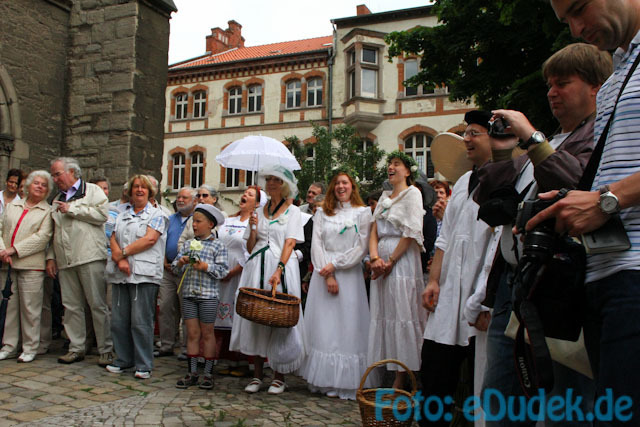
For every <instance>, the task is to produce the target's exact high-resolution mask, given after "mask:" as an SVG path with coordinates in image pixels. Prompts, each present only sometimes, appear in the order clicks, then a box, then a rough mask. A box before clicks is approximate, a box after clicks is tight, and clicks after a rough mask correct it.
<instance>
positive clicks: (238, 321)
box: [229, 205, 305, 374]
mask: <svg viewBox="0 0 640 427" xmlns="http://www.w3.org/2000/svg"><path fill="white" fill-rule="evenodd" d="M250 232H251V230H250V229H249V228H247V229H246V230H245V234H244V238H245V239H247V240H248V239H249V234H250ZM257 232H258V236H257V242H256V245H255V247H254V248H253V253H256V252H257V251H259V250H260V249H262V248H264V247H265V246H267V245H268V246H269V249H267V251H266V252H265V256H264V289H271V286H270V285H269V278H270V277H271V275H272V274H273V272H274V271H275V270H276V268H278V262H279V261H280V256H281V254H282V247H283V246H284V242H285V239H295V240H296V242H297V243H302V242H304V231H303V229H302V223H301V220H300V209H299V208H298V207H297V206H294V205H291V206H289V208H288V209H287V210H286V212H284V213H283V214H281V215H280V216H279V217H278V218H275V219H273V220H270V219H268V218H266V217H265V216H264V212H263V209H259V210H258V230H257ZM261 260H262V257H261V256H260V255H257V256H255V257H253V258H251V259H249V260H248V261H247V263H246V265H245V267H244V270H242V276H241V278H240V287H252V288H260V264H261ZM284 275H285V282H286V286H287V293H288V294H292V295H295V296H297V297H300V269H299V267H298V258H297V257H296V255H295V252H294V251H291V256H290V257H289V260H288V261H287V263H286V264H285V271H284ZM277 289H278V291H280V292H282V291H283V290H282V282H281V283H280V284H279V285H278V288H277ZM236 299H237V293H236ZM289 349H292V351H289ZM229 350H231V351H239V352H241V353H243V354H246V355H249V356H261V357H268V358H269V364H270V365H271V367H272V368H273V369H274V370H275V371H277V372H280V373H282V374H287V373H290V372H294V371H295V370H297V369H298V368H299V367H300V365H301V364H302V361H303V360H304V356H305V335H304V320H303V317H302V309H301V310H300V320H298V324H297V325H296V326H294V327H293V328H286V329H285V328H271V327H268V326H263V325H259V324H257V323H254V322H251V321H249V320H247V319H244V318H242V317H240V316H234V318H233V326H232V328H231V342H230V343H229Z"/></svg>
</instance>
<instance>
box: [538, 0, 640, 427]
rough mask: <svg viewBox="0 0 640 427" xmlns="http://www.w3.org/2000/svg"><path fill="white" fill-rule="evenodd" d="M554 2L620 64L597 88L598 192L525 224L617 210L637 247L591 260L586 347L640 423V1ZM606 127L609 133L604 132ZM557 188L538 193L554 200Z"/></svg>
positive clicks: (586, 226)
mask: <svg viewBox="0 0 640 427" xmlns="http://www.w3.org/2000/svg"><path fill="white" fill-rule="evenodd" d="M551 6H552V7H553V9H554V12H555V13H556V16H557V17H558V19H560V20H561V21H562V22H565V23H567V24H568V25H569V27H570V29H571V32H572V35H573V36H574V37H582V38H584V39H586V40H587V41H588V42H589V43H591V44H594V45H596V46H597V47H598V48H599V49H602V50H614V49H616V51H615V54H614V62H615V70H614V74H613V76H612V78H611V79H609V80H608V81H607V82H606V83H605V84H603V86H602V88H601V90H600V92H599V93H598V116H597V118H596V124H595V130H596V131H595V135H594V136H595V140H596V141H599V139H600V137H601V136H602V137H603V140H604V142H605V144H604V148H603V151H602V155H601V158H600V161H599V162H598V165H597V174H596V177H595V180H594V181H593V183H592V186H591V190H592V191H571V192H570V193H569V194H568V196H567V197H565V198H564V199H562V200H561V201H560V202H558V203H555V204H554V205H553V206H551V207H550V208H548V209H546V210H544V211H542V212H541V213H540V214H538V215H537V216H536V217H534V218H533V219H532V220H531V221H530V222H529V223H528V224H527V229H532V228H534V227H536V226H537V225H538V224H539V223H540V222H542V221H545V220H546V219H549V218H552V217H555V219H556V231H558V232H563V231H568V233H569V234H570V235H571V236H578V235H580V234H582V233H586V232H589V231H593V230H596V229H599V228H600V227H601V226H602V225H604V224H605V223H606V222H607V221H609V219H610V218H611V216H612V214H615V213H618V212H619V214H620V219H621V220H622V223H623V225H624V229H625V232H626V234H628V236H629V239H630V241H631V244H632V247H631V248H630V249H629V250H625V251H620V252H609V253H602V254H599V255H592V256H589V257H588V259H587V278H586V286H585V288H586V294H587V304H586V310H587V322H586V323H585V325H584V331H585V345H586V347H587V352H588V354H589V359H590V363H591V367H592V369H593V372H594V379H595V382H596V386H597V392H598V395H599V396H603V395H604V394H605V393H606V392H607V389H610V390H609V391H611V390H612V391H613V395H614V396H621V395H626V396H630V398H631V399H632V400H633V407H632V410H633V419H632V420H630V421H629V425H638V420H639V419H640V417H639V415H640V388H639V387H638V383H640V370H639V369H638V360H639V358H640V322H638V321H637V319H638V316H639V315H640V284H639V282H640V273H639V271H638V269H639V266H640V239H639V237H638V236H640V221H639V220H638V218H640V156H638V155H637V154H636V153H637V152H638V149H639V147H640V115H639V112H640V108H639V106H640V97H639V94H638V85H639V84H640V69H638V68H637V64H638V62H637V61H638V58H640V49H638V44H640V7H639V5H638V2H637V1H635V0H617V1H615V2H613V1H611V2H600V1H598V2H589V3H586V4H581V5H579V7H575V6H576V4H575V3H573V2H568V1H561V0H552V1H551ZM634 67H635V70H634ZM627 79H628V81H627ZM625 82H626V85H625V84H624V83H625ZM623 86H624V87H623ZM608 122H609V126H607V123H608ZM607 127H608V132H603V130H604V129H605V128H607ZM554 193H555V192H552V193H549V194H541V195H540V197H541V198H545V199H550V198H552V197H554V196H555V194H554Z"/></svg>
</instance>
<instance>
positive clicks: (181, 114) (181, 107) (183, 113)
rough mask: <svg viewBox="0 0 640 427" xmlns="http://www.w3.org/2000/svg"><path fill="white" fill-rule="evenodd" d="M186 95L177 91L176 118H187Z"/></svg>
mask: <svg viewBox="0 0 640 427" xmlns="http://www.w3.org/2000/svg"><path fill="white" fill-rule="evenodd" d="M187 105H188V95H187V94H186V93H179V94H177V95H176V120H181V119H186V118H187Z"/></svg>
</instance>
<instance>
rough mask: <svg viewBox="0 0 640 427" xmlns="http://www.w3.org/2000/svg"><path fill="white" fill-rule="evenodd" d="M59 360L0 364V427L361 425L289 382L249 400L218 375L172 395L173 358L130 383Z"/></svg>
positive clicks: (351, 407) (240, 384)
mask: <svg viewBox="0 0 640 427" xmlns="http://www.w3.org/2000/svg"><path fill="white" fill-rule="evenodd" d="M63 353H64V351H63V350H62V349H61V348H60V349H58V350H55V351H53V352H51V353H49V354H46V355H43V356H38V357H37V358H36V360H35V361H34V362H32V363H28V364H22V363H16V359H10V360H4V361H0V427H4V426H14V425H20V426H134V425H135V426H144V425H153V426H217V427H229V426H289V425H290V426H298V425H302V426H324V425H331V426H339V425H360V414H359V411H358V405H357V403H356V402H353V401H344V400H340V399H330V398H327V397H324V396H321V395H318V394H311V393H310V392H309V391H308V390H307V388H306V383H305V382H304V381H303V380H302V379H300V378H297V377H294V376H292V375H287V384H288V386H289V389H288V391H287V392H285V393H284V394H283V395H280V396H271V395H268V394H267V392H266V388H265V390H263V391H261V392H260V393H257V394H254V395H248V394H246V393H244V392H243V388H244V386H245V385H246V383H247V381H248V378H234V377H222V376H216V377H215V381H216V383H215V387H214V390H211V391H205V390H200V389H199V388H197V387H191V388H189V389H188V390H179V389H177V388H175V383H176V381H177V380H178V378H180V377H181V376H182V375H184V373H185V371H186V362H180V361H178V360H177V358H175V357H163V358H158V359H156V360H155V366H156V367H155V369H154V371H153V376H152V377H151V378H150V379H148V380H137V379H135V378H134V377H133V372H129V373H123V374H111V373H109V372H107V371H106V370H104V369H103V368H100V367H99V366H98V365H97V362H98V357H97V356H87V357H86V358H85V360H84V361H82V362H78V363H74V364H72V365H63V364H59V363H57V358H58V356H60V355H62V354H63ZM269 373H270V371H269Z"/></svg>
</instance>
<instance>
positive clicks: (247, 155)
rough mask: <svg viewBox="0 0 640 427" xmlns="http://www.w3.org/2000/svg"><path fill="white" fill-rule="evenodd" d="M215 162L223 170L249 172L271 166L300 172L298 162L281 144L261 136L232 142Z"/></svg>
mask: <svg viewBox="0 0 640 427" xmlns="http://www.w3.org/2000/svg"><path fill="white" fill-rule="evenodd" d="M216 161H217V162H218V163H220V165H222V166H223V167H225V168H232V169H244V170H249V171H258V170H260V169H261V168H264V167H265V166H271V165H281V166H284V167H285V168H287V169H289V170H292V171H293V170H300V165H299V164H298V161H297V160H296V158H295V157H294V156H293V154H291V152H290V151H289V149H288V148H287V147H286V146H285V145H284V144H283V143H282V142H280V141H278V140H277V139H273V138H270V137H268V136H262V135H249V136H245V137H244V138H242V139H239V140H237V141H235V142H232V143H231V144H230V145H229V146H228V147H227V148H225V149H224V150H222V152H221V153H220V154H218V155H217V156H216Z"/></svg>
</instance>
